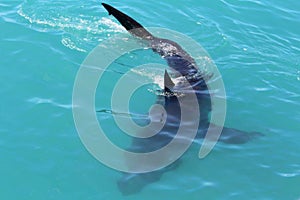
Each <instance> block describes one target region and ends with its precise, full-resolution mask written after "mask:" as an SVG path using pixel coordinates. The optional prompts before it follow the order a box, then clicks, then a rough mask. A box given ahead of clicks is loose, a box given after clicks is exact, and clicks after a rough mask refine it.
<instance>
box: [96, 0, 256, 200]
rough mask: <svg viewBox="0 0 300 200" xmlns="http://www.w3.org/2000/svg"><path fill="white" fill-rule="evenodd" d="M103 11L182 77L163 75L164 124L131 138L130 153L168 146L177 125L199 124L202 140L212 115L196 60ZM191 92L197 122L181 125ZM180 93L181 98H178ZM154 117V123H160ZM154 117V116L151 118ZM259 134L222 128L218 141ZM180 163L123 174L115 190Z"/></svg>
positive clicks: (129, 190) (138, 185) (129, 188)
mask: <svg viewBox="0 0 300 200" xmlns="http://www.w3.org/2000/svg"><path fill="white" fill-rule="evenodd" d="M102 5H103V6H104V8H105V9H106V10H107V11H108V13H109V14H110V15H113V16H114V17H115V18H116V19H117V20H118V21H119V22H120V23H121V24H122V25H123V26H124V28H125V29H126V30H127V31H128V32H129V33H131V34H132V35H133V36H135V37H136V38H138V39H141V40H143V41H144V42H146V43H147V45H148V46H149V47H150V48H152V50H153V51H154V52H155V53H158V54H159V55H160V56H161V57H162V58H164V59H165V60H166V61H167V63H168V66H169V68H170V69H171V73H170V74H171V75H172V77H183V78H184V81H185V83H181V84H174V82H173V81H172V79H171V78H170V75H169V73H168V72H167V71H165V74H164V94H165V95H161V96H158V99H157V103H158V104H161V105H163V107H164V109H165V111H166V113H167V116H166V119H165V125H164V126H163V128H162V130H161V131H160V132H159V133H157V134H155V135H154V136H152V137H148V138H133V139H132V144H131V147H130V148H129V150H130V151H132V152H136V153H146V152H152V151H156V150H158V149H160V148H162V147H164V146H165V145H167V144H168V143H170V142H171V140H172V139H173V138H174V136H175V135H176V133H177V131H178V129H179V126H186V129H188V128H189V126H190V124H195V123H196V124H197V125H198V132H197V136H196V138H204V137H205V134H206V132H207V129H208V127H209V114H210V112H211V97H210V93H209V89H208V86H207V84H206V81H207V79H209V75H207V74H204V73H203V72H201V70H200V69H199V68H198V67H197V64H196V62H195V60H194V59H193V58H192V57H191V56H190V55H189V54H188V53H187V52H186V51H184V50H183V49H182V48H181V47H180V45H178V44H177V43H176V42H173V41H170V40H168V39H162V38H157V37H155V36H153V35H152V34H151V33H149V32H148V31H147V30H146V29H145V28H143V26H142V25H141V24H139V23H138V22H136V21H135V20H134V19H132V18H131V17H129V16H127V15H126V14H124V13H122V12H120V11H119V10H117V9H115V8H113V7H112V6H110V5H108V4H105V3H102ZM191 92H192V93H194V94H195V95H196V97H197V101H198V104H199V108H200V109H201V112H199V113H200V116H199V120H196V121H188V122H182V119H181V109H180V106H184V107H185V108H187V110H189V111H190V112H194V111H195V110H194V109H195V108H193V107H191V105H190V104H189V103H188V100H187V101H185V102H186V103H185V104H184V105H179V99H180V98H188V97H187V96H188V95H186V94H188V93H191ZM178 94H183V96H181V95H178ZM159 116H160V115H159V113H158V117H157V116H156V118H158V119H157V121H160V119H159ZM154 118H155V116H154ZM257 135H260V134H259V133H252V134H251V133H246V132H243V131H240V130H237V129H232V128H226V127H224V128H223V130H222V133H221V136H220V138H219V141H222V142H225V143H234V144H239V143H245V142H247V141H249V140H250V139H251V138H253V137H254V136H257ZM179 162H180V161H179V160H177V161H176V162H174V163H173V164H171V165H169V166H168V167H165V168H163V169H160V170H157V171H153V172H147V173H137V174H134V173H131V174H130V173H125V174H124V176H123V177H122V178H121V179H120V180H119V181H118V187H119V189H120V191H121V192H122V193H123V194H124V195H129V194H133V193H137V192H139V191H140V190H141V189H143V187H144V186H146V185H147V184H149V183H151V182H155V181H157V180H159V179H160V177H161V176H162V174H163V173H164V172H166V171H169V170H172V169H174V168H176V167H177V166H178V164H179Z"/></svg>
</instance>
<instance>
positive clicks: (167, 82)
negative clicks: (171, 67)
mask: <svg viewBox="0 0 300 200" xmlns="http://www.w3.org/2000/svg"><path fill="white" fill-rule="evenodd" d="M174 86H175V84H174V82H173V81H172V79H171V77H170V75H169V74H168V72H167V70H165V74H164V90H165V92H169V93H172V89H173V87H174Z"/></svg>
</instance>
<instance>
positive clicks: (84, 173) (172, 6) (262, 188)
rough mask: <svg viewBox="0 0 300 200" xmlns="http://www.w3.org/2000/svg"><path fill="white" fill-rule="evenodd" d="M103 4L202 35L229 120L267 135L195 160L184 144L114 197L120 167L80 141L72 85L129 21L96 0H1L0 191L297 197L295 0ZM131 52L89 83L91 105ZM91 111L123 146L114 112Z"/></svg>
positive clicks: (299, 52)
mask: <svg viewBox="0 0 300 200" xmlns="http://www.w3.org/2000/svg"><path fill="white" fill-rule="evenodd" d="M106 3H109V4H111V5H113V6H115V7H116V8H118V9H120V10H122V11H124V12H125V13H127V14H129V15H130V16H132V17H133V18H135V19H136V20H138V21H139V22H140V23H141V24H143V25H144V26H145V27H162V28H167V29H170V30H174V31H177V32H180V33H182V34H185V35H187V36H189V37H190V38H192V39H194V40H195V41H197V42H198V43H199V44H201V45H202V47H203V48H205V49H206V51H207V52H208V53H209V55H210V57H211V58H212V59H213V61H214V62H215V64H216V66H217V67H218V69H219V71H220V73H221V75H222V78H223V81H224V84H225V88H226V93H227V117H226V126H229V127H234V128H238V129H240V130H245V131H258V132H261V133H263V134H264V135H265V136H264V137H261V138H258V139H256V140H253V141H251V142H249V143H246V144H243V145H230V144H221V143H220V144H217V146H216V147H215V148H214V149H213V151H212V152H211V153H210V154H209V155H208V156H207V157H205V158H204V159H201V160H200V159H198V157H197V150H198V149H197V148H199V147H197V146H196V147H194V146H193V147H192V149H191V150H190V151H188V152H187V153H186V154H185V155H184V156H183V157H182V161H183V162H182V163H181V165H180V166H179V167H178V168H176V169H175V170H172V171H170V172H167V173H165V174H164V175H163V176H162V178H161V179H160V180H159V181H157V182H155V183H152V184H149V185H148V186H146V187H145V188H144V189H143V190H142V191H141V192H139V193H137V194H135V195H131V196H122V194H121V193H120V192H119V190H118V188H117V185H116V182H117V180H118V179H119V178H120V177H121V173H120V172H118V171H116V170H113V169H110V168H108V167H106V166H105V165H103V164H101V163H100V162H99V161H97V160H96V159H95V158H94V157H93V156H92V155H91V154H89V152H88V151H87V150H86V149H85V147H84V145H83V144H82V143H81V141H80V138H79V136H78V133H77V130H76V128H75V124H74V120H73V115H72V92H73V84H74V81H75V78H76V73H77V71H78V70H79V68H80V65H81V63H82V62H83V61H84V59H85V58H86V57H87V55H88V54H89V52H91V51H92V50H93V48H95V47H96V46H97V45H98V44H101V43H102V42H103V41H105V40H106V39H108V38H110V37H112V36H113V35H115V34H118V33H124V34H126V32H125V31H124V29H123V28H122V27H121V26H120V25H119V24H118V22H117V21H116V20H115V19H113V18H112V17H110V16H108V15H107V12H106V11H105V10H104V9H103V7H102V6H101V2H100V1H96V0H90V1H83V0H77V1H70V0H54V1H43V0H12V1H9V0H1V1H0V30H1V31H0V67H1V68H0V77H1V79H0V81H1V86H2V87H1V90H0V96H1V104H0V111H1V112H0V117H1V118H0V119H1V126H0V134H1V135H0V177H1V178H0V198H1V199H189V200H193V199H294V200H297V199H300V153H299V152H300V134H299V132H300V123H299V121H300V37H299V35H300V26H299V21H300V9H299V8H300V2H298V1H292V0H286V1H280V0H271V1H260V0H253V1H250V0H237V1H231V0H220V1H212V2H210V1H204V0H199V1H191V0H185V1H183V0H179V1H176V2H175V1H170V0H166V1H154V0H149V1H137V0H132V1H123V2H121V1H119V2H117V1H110V0H109V1H107V2H106ZM143 56H144V57H143V58H144V59H148V60H149V61H151V59H158V58H157V57H153V56H152V55H151V53H149V52H146V53H145V55H143ZM135 61H137V62H138V61H139V60H135V59H127V60H126V59H125V60H121V61H120V63H119V64H117V65H115V68H114V71H110V72H108V74H107V76H108V77H110V78H107V80H111V83H110V82H109V81H107V82H105V85H107V87H106V88H104V89H103V90H102V88H101V87H100V86H98V89H97V95H96V103H95V104H96V105H95V107H96V109H107V108H108V105H107V104H108V102H109V100H110V97H109V96H107V95H106V92H108V91H107V90H108V89H109V88H110V85H111V84H113V81H114V80H115V79H116V78H117V77H118V75H117V74H118V71H121V72H122V71H124V69H129V68H130V67H132V66H135V65H136V62H135ZM149 73H150V76H152V78H153V79H160V78H161V77H162V76H161V75H160V76H159V75H158V74H154V75H153V74H152V75H151V72H149ZM141 76H142V75H141ZM142 89H143V88H142ZM98 95H99V96H104V97H105V99H104V102H102V101H97V96H98ZM145 96H146V97H147V98H145ZM133 99H136V101H135V103H134V105H133V106H131V109H132V110H133V112H137V113H138V112H141V111H145V110H147V108H149V106H150V105H151V104H152V103H153V101H155V95H154V94H153V93H151V92H148V90H147V88H146V89H145V88H144V90H141V92H140V93H137V94H135V95H134V96H133ZM139 99H142V101H139ZM97 117H98V120H99V122H100V123H103V124H105V126H106V129H107V130H110V132H111V134H112V135H110V136H109V137H111V139H112V140H113V141H114V142H116V143H120V145H122V139H123V137H122V136H121V134H119V133H118V131H119V130H118V128H116V126H115V124H114V123H113V118H112V113H111V112H102V113H98V114H97ZM137 118H139V117H138V116H137Z"/></svg>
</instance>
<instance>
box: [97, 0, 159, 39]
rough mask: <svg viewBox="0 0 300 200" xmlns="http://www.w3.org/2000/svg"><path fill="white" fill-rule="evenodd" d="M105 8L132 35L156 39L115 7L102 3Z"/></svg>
mask: <svg viewBox="0 0 300 200" xmlns="http://www.w3.org/2000/svg"><path fill="white" fill-rule="evenodd" d="M102 5H103V7H104V8H105V9H106V10H107V11H108V14H109V15H113V16H114V17H115V18H116V19H117V20H118V21H119V22H120V24H122V26H123V27H124V28H125V29H126V30H127V31H129V32H130V33H131V34H132V35H134V36H136V37H138V38H141V39H148V40H151V39H153V38H154V37H153V36H152V34H151V33H149V32H148V31H147V30H146V29H145V28H144V27H143V26H142V25H141V24H140V23H138V22H137V21H135V20H134V19H132V18H131V17H129V16H128V15H126V14H124V13H122V12H121V11H119V10H117V9H115V8H114V7H112V6H110V5H108V4H106V3H102Z"/></svg>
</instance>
